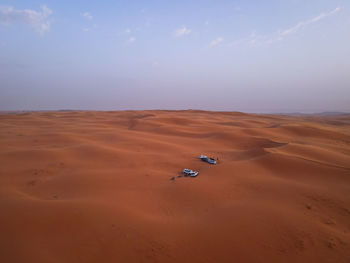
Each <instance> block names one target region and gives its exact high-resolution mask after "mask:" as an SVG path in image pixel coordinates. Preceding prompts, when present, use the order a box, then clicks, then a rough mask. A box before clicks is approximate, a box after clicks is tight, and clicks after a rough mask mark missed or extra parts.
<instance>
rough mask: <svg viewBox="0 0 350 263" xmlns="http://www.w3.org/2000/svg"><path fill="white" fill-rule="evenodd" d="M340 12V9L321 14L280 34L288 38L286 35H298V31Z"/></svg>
mask: <svg viewBox="0 0 350 263" xmlns="http://www.w3.org/2000/svg"><path fill="white" fill-rule="evenodd" d="M339 11H340V7H337V8H335V9H334V10H332V11H330V12H328V13H321V14H319V15H318V16H316V17H314V18H311V19H309V20H305V21H301V22H299V23H297V24H296V25H295V26H293V27H291V28H288V29H286V30H283V31H281V32H280V33H279V35H280V36H286V35H290V34H293V33H296V32H297V31H299V30H300V29H302V28H304V27H306V26H307V25H310V24H313V23H316V22H318V21H320V20H322V19H324V18H326V17H328V16H331V15H334V14H335V13H337V12H339Z"/></svg>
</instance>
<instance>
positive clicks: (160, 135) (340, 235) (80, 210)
mask: <svg viewBox="0 0 350 263" xmlns="http://www.w3.org/2000/svg"><path fill="white" fill-rule="evenodd" d="M200 154H206V155H210V156H214V157H218V158H219V164H218V165H217V166H210V165H208V164H206V163H203V162H201V161H199V160H198V159H197V158H196V157H197V156H199V155H200ZM184 168H191V169H196V170H199V171H200V175H199V176H198V177H197V178H184V177H177V178H176V179H175V181H171V180H170V178H171V177H172V176H177V175H178V173H179V172H180V171H181V170H182V169H184ZM349 231H350V116H337V117H286V116H272V115H248V114H242V113H224V112H222V113H218V112H215V113H213V112H202V111H178V112H174V111H144V112H142V111H125V112H48V113H43V112H38V113H23V114H2V115H0V233H1V235H0V262H6V263H8V262H21V263H22V262H26V263H28V262H35V263H41V262H45V263H50V262H52V263H56V262H57V263H58V262H65V263H70V262H72V263H73V262H74V263H79V262H96V263H97V262H191V263H192V262H350V232H349Z"/></svg>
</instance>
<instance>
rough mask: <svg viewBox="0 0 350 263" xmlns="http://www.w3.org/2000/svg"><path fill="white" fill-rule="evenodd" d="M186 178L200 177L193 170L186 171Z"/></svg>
mask: <svg viewBox="0 0 350 263" xmlns="http://www.w3.org/2000/svg"><path fill="white" fill-rule="evenodd" d="M184 175H185V176H191V177H196V176H197V175H198V172H197V171H192V170H191V169H184Z"/></svg>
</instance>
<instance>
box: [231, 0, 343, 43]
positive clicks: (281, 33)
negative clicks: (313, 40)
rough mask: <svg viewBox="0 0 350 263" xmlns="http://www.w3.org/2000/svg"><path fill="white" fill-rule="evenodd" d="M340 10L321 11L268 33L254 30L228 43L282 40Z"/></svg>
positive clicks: (338, 8)
mask: <svg viewBox="0 0 350 263" xmlns="http://www.w3.org/2000/svg"><path fill="white" fill-rule="evenodd" d="M340 10H341V8H340V7H337V8H335V9H334V10H332V11H330V12H328V13H321V14H319V15H318V16H315V17H313V18H310V19H308V20H305V21H300V22H298V23H297V24H296V25H295V26H293V27H290V28H287V29H284V30H281V31H278V32H275V33H273V34H270V35H257V34H256V33H255V32H253V33H251V34H250V36H249V37H246V38H241V39H238V40H236V41H234V42H232V43H231V44H230V45H239V44H246V45H249V46H258V45H262V44H268V45H269V44H272V43H275V42H278V41H282V40H283V39H284V38H285V37H287V36H289V35H292V34H295V33H297V32H298V31H299V30H302V29H303V28H305V27H307V26H308V25H310V24H313V23H317V22H319V21H321V20H322V19H324V18H327V17H329V16H332V15H334V14H336V13H338V12H339V11H340Z"/></svg>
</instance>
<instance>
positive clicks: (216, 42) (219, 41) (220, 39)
mask: <svg viewBox="0 0 350 263" xmlns="http://www.w3.org/2000/svg"><path fill="white" fill-rule="evenodd" d="M223 41H224V39H223V38H222V37H218V38H216V39H214V40H213V41H211V42H210V44H209V46H211V47H214V46H217V45H219V44H220V43H222V42H223Z"/></svg>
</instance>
